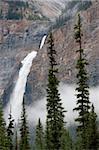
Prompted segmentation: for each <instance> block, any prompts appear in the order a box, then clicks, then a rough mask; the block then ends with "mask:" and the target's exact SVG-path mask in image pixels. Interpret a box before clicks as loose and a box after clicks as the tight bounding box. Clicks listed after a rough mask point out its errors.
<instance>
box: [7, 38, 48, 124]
mask: <svg viewBox="0 0 99 150" xmlns="http://www.w3.org/2000/svg"><path fill="white" fill-rule="evenodd" d="M45 39H46V36H44V37H43V38H42V41H41V45H40V49H41V48H42V47H43V45H44V42H45ZM36 55H37V52H36V51H32V52H31V53H29V54H28V55H27V56H26V57H25V58H24V60H23V61H22V62H21V63H22V67H21V69H20V71H19V77H18V80H17V82H16V85H15V88H14V90H13V92H12V94H11V97H10V103H9V104H8V105H7V107H6V108H5V119H6V121H7V118H8V113H9V111H10V105H11V112H12V116H13V118H14V119H15V122H16V123H17V122H18V119H19V118H20V115H21V109H22V101H23V96H24V93H25V87H26V82H27V77H28V75H29V73H30V69H31V66H32V61H33V59H34V58H35V57H36Z"/></svg>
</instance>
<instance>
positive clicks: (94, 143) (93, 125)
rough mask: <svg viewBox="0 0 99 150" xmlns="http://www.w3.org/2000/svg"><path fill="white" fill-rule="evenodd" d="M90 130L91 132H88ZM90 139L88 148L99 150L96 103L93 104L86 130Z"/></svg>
mask: <svg viewBox="0 0 99 150" xmlns="http://www.w3.org/2000/svg"><path fill="white" fill-rule="evenodd" d="M88 131H89V132H88ZM86 134H87V136H88V137H89V139H88V149H89V150H98V148H99V143H98V142H99V133H98V129H97V115H96V113H95V111H94V105H93V104H92V106H91V112H90V115H89V126H88V130H87V131H86Z"/></svg>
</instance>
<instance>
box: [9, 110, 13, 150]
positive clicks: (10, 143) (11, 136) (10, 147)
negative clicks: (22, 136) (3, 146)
mask: <svg viewBox="0 0 99 150" xmlns="http://www.w3.org/2000/svg"><path fill="white" fill-rule="evenodd" d="M8 119H9V125H8V128H7V134H8V139H9V150H13V135H14V133H13V129H14V119H12V115H11V111H10V114H9V118H8Z"/></svg>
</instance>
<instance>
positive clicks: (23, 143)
mask: <svg viewBox="0 0 99 150" xmlns="http://www.w3.org/2000/svg"><path fill="white" fill-rule="evenodd" d="M20 135H21V137H20V144H19V149H20V150H30V145H29V129H28V126H27V119H26V110H25V103H24V99H23V108H22V115H21V127H20Z"/></svg>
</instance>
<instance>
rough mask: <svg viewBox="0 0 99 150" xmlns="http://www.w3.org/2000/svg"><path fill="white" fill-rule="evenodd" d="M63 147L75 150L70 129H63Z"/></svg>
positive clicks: (65, 149) (63, 148) (66, 149)
mask: <svg viewBox="0 0 99 150" xmlns="http://www.w3.org/2000/svg"><path fill="white" fill-rule="evenodd" d="M61 149H62V150H73V142H72V138H71V136H70V134H69V131H67V130H66V129H64V130H63V134H62V147H61Z"/></svg>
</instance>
